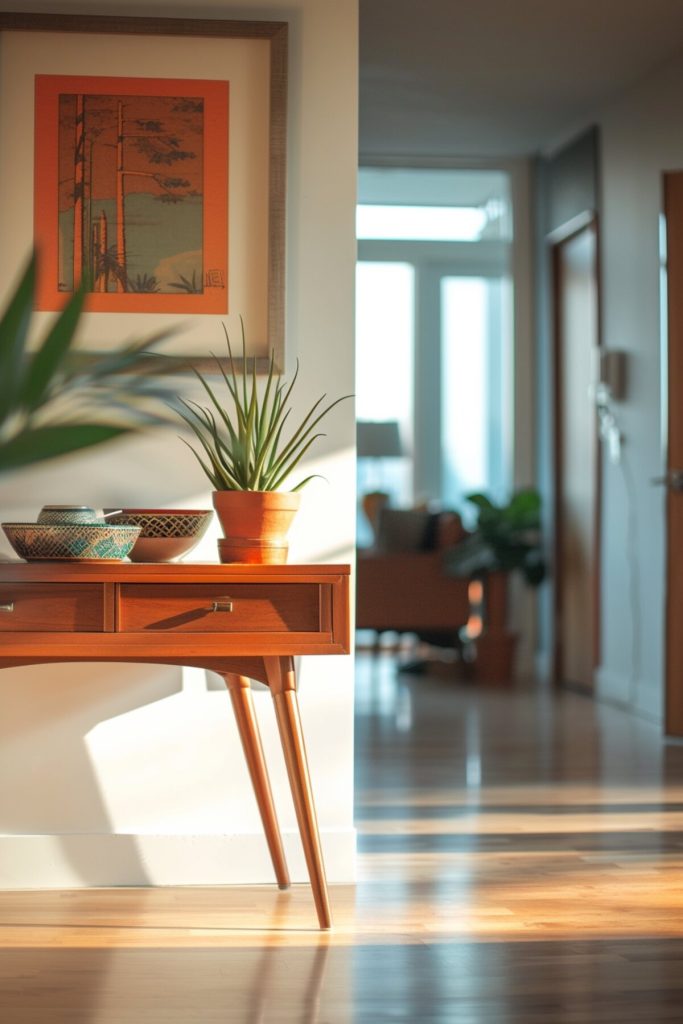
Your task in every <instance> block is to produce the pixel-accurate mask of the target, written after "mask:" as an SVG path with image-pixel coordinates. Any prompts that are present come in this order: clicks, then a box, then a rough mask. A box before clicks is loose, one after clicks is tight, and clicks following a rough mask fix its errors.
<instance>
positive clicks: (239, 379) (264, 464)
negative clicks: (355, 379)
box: [179, 325, 350, 491]
mask: <svg viewBox="0 0 683 1024" xmlns="http://www.w3.org/2000/svg"><path fill="white" fill-rule="evenodd" d="M223 330H224V332H225V339H226V342H227V346H228V357H229V358H228V363H229V372H226V371H225V369H224V367H223V365H222V363H221V361H220V360H219V359H218V358H217V357H216V356H214V357H213V358H214V359H215V361H216V368H217V371H218V374H219V375H220V377H221V378H222V382H223V383H224V384H225V386H226V388H227V392H228V394H227V406H226V404H225V403H224V402H222V401H221V400H220V399H219V397H218V395H217V394H216V391H215V390H214V388H213V387H212V386H211V385H210V384H209V382H208V380H207V379H206V377H204V376H203V375H202V374H201V373H200V372H199V371H198V370H197V369H195V370H194V373H195V376H196V377H197V379H198V380H199V382H200V384H201V385H202V387H203V388H204V391H205V392H206V394H207V396H208V398H209V405H208V406H203V405H200V404H199V403H197V402H193V401H185V400H184V399H180V401H181V402H182V405H183V406H184V410H179V414H180V416H182V418H183V419H184V420H185V422H186V423H187V425H188V426H189V427H190V429H191V430H192V431H193V433H194V435H195V437H196V438H197V440H198V441H199V444H200V445H201V449H202V454H200V453H199V452H198V451H197V449H196V448H195V447H194V446H193V445H192V444H190V443H189V442H188V441H186V440H185V438H182V440H183V441H184V442H185V444H187V446H188V448H190V450H191V451H192V452H193V453H194V455H195V457H196V459H197V461H198V462H199V464H200V466H201V467H202V469H203V470H204V472H205V473H206V475H207V477H208V478H209V480H210V481H211V483H212V484H213V487H214V489H215V490H217V491H278V490H281V489H282V487H283V485H284V483H285V481H286V480H287V478H288V477H289V475H290V473H292V471H293V470H294V469H296V467H297V466H298V465H299V463H300V462H301V460H302V459H303V457H304V455H305V454H306V452H307V451H308V450H309V448H310V447H311V445H312V444H314V442H315V441H316V440H317V439H318V438H319V437H323V436H324V435H323V434H322V433H321V432H316V427H317V426H318V424H319V423H320V421H321V420H322V419H323V417H325V416H327V414H328V413H329V412H330V411H331V410H332V409H334V407H335V406H336V405H338V404H339V403H340V402H343V401H344V400H345V399H346V398H349V397H350V395H343V396H342V397H341V398H337V399H336V400H335V401H333V402H330V403H329V404H327V405H324V404H323V403H324V401H325V398H326V395H321V397H320V398H319V399H318V400H317V402H315V403H314V404H313V406H312V407H311V408H310V409H309V411H308V412H307V414H306V415H305V416H304V418H303V419H302V420H301V421H300V423H299V424H298V426H296V427H295V428H294V429H292V430H291V431H287V430H286V427H287V426H288V422H287V421H288V419H289V416H290V413H291V406H290V401H291V396H292V391H293V389H294V385H295V383H296V380H297V377H298V374H299V364H298V362H297V367H296V372H295V374H294V376H293V378H292V381H291V383H290V384H287V383H286V382H285V381H282V380H280V379H279V375H278V374H276V372H275V362H274V358H275V357H274V354H273V353H271V356H270V362H269V368H268V375H267V379H266V383H265V388H264V390H263V394H262V395H260V394H259V389H258V386H257V376H256V360H255V359H254V358H252V359H251V370H249V360H248V359H247V354H246V342H245V337H244V327H242V366H243V371H242V372H241V373H240V374H238V372H237V370H236V368H235V360H234V358H233V353H232V346H231V343H230V337H229V335H228V331H227V329H226V328H225V325H223ZM316 475H317V474H315V473H313V474H310V475H309V476H307V477H305V478H304V479H303V480H301V481H300V483H298V484H297V485H296V486H295V487H293V488H292V490H293V491H298V490H300V489H301V488H302V487H304V486H305V484H307V483H308V482H309V481H310V480H312V479H313V477H314V476H316Z"/></svg>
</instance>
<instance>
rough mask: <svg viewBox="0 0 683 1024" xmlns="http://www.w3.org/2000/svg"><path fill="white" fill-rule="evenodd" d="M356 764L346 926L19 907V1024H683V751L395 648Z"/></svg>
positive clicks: (3, 990) (15, 936) (336, 903)
mask: <svg viewBox="0 0 683 1024" xmlns="http://www.w3.org/2000/svg"><path fill="white" fill-rule="evenodd" d="M356 760H357V824H358V829H359V883H358V886H357V888H355V889H354V888H353V887H334V888H333V890H332V893H331V896H332V906H333V913H334V915H335V928H334V930H333V931H332V932H331V933H329V934H327V935H325V934H321V933H319V932H317V931H316V930H315V929H314V927H313V922H314V914H313V908H312V904H311V899H310V893H309V891H308V889H307V887H305V886H298V887H295V889H294V890H293V891H291V892H289V893H279V892H278V891H277V890H276V889H275V887H274V886H273V887H272V888H270V887H230V888H225V889H211V888H206V889H181V888H176V889H154V890H148V889H138V890H136V889H127V890H126V889H120V890H83V891H72V892H30V893H27V892H13V893H2V894H0V1017H1V1018H2V1020H3V1024H19V1022H20V1024H29V1022H31V1024H34V1022H41V1024H43V1022H50V1024H52V1022H59V1024H61V1022H66V1021H69V1024H80V1022H88V1024H121V1022H125V1024H132V1022H138V1021H140V1020H142V1019H143V1014H144V1019H145V1021H149V1022H152V1024H156V1022H159V1024H160V1022H162V1021H165V1022H166V1021H178V1022H190V1021H201V1022H213V1021H220V1022H222V1024H226V1022H231V1024H232V1022H240V1024H244V1022H254V1024H256V1022H262V1024H266V1022H271V1021H272V1022H297V1024H298V1022H306V1024H344V1022H349V1024H350V1022H359V1024H366V1022H367V1024H376V1022H377V1024H379V1022H385V1021H386V1022H389V1021H411V1022H415V1024H418V1022H420V1024H421V1022H434V1024H436V1022H438V1024H508V1022H509V1024H526V1022H553V1024H554V1022H566V1024H575V1022H576V1024H578V1022H584V1021H585V1022H591V1024H602V1022H605V1024H606V1022H614V1024H616V1022H630V1021H643V1022H645V1021H647V1022H656V1021H682V1020H683V971H682V970H681V961H683V936H682V934H681V932H682V926H681V921H682V920H683V875H682V874H681V869H682V868H683V747H680V746H671V747H664V746H663V745H662V744H661V742H660V740H659V736H658V731H657V729H656V728H655V727H653V726H651V725H649V724H647V723H645V722H641V721H638V720H636V719H634V718H632V717H630V716H627V715H625V714H623V713H622V712H620V711H618V710H615V709H611V708H606V707H596V706H595V705H594V704H593V703H592V702H590V701H588V700H586V699H584V698H581V697H578V696H575V695H573V694H562V695H560V696H559V697H555V696H553V695H551V694H547V693H543V694H540V695H539V694H536V693H534V692H530V691H520V692H513V691H501V690H497V691H493V690H490V691H477V690H475V689H474V688H472V687H467V686H465V685H462V684H456V683H454V682H453V681H452V680H449V679H448V678H445V677H444V676H435V677H428V676H409V675H407V674H406V675H397V674H396V672H395V669H394V666H393V662H392V660H391V659H390V658H389V657H388V656H386V655H383V656H380V657H379V658H377V659H375V660H373V659H372V658H371V657H369V656H359V659H358V694H357V758H356ZM319 799H320V798H319Z"/></svg>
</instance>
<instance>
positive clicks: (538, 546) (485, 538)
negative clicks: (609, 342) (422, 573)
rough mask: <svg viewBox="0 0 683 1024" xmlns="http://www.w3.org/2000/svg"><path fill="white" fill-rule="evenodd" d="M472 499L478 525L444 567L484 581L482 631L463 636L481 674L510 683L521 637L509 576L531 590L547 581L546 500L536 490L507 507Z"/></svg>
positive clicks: (478, 496)
mask: <svg viewBox="0 0 683 1024" xmlns="http://www.w3.org/2000/svg"><path fill="white" fill-rule="evenodd" d="M467 501H469V502H470V503H471V504H472V505H474V507H475V509H476V523H475V526H474V528H473V530H472V531H471V532H470V534H469V536H467V537H466V538H465V539H464V540H462V541H461V542H460V543H459V544H457V545H456V546H455V547H454V548H452V549H451V550H449V551H448V553H447V555H446V557H445V568H446V571H447V572H450V573H453V574H454V575H457V576H465V577H469V578H471V579H473V580H477V581H480V587H479V588H478V589H479V591H480V592H481V595H482V596H481V604H482V611H483V615H482V616H481V620H482V622H481V625H482V629H481V633H480V634H478V635H477V636H474V637H471V636H470V637H464V638H463V639H464V641H465V643H467V642H468V641H469V642H472V643H474V645H475V647H476V669H477V674H478V675H479V676H480V678H482V679H484V680H487V681H490V682H510V681H511V679H512V675H513V664H514V653H515V648H516V643H517V637H516V636H515V634H513V633H512V632H511V631H510V629H509V627H508V584H509V576H510V573H513V572H518V573H520V574H521V576H522V578H523V579H524V581H525V582H526V583H527V584H528V585H529V586H532V587H537V586H538V585H539V584H540V583H541V582H542V581H543V579H544V578H545V573H546V565H545V557H544V553H543V547H542V537H541V498H540V495H539V494H538V492H537V491H536V490H534V489H533V488H525V489H523V490H520V491H517V492H516V493H515V494H513V496H512V498H511V499H510V501H509V502H507V503H504V504H496V503H495V502H493V501H492V500H491V499H490V498H489V497H487V496H486V495H485V494H469V495H467ZM474 589H477V588H474ZM475 618H476V616H475Z"/></svg>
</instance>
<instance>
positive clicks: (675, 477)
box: [650, 469, 683, 491]
mask: <svg viewBox="0 0 683 1024" xmlns="http://www.w3.org/2000/svg"><path fill="white" fill-rule="evenodd" d="M650 483H651V484H653V485H654V486H658V487H670V488H671V490H672V491H683V469H670V470H669V471H668V473H666V474H665V476H655V477H652V479H651V480H650Z"/></svg>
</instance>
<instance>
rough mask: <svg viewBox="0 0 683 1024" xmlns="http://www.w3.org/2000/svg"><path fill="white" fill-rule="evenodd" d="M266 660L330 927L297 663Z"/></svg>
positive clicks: (312, 870)
mask: <svg viewBox="0 0 683 1024" xmlns="http://www.w3.org/2000/svg"><path fill="white" fill-rule="evenodd" d="M263 661H264V664H265V667H266V675H267V677H268V685H269V686H270V689H271V692H272V694H273V701H274V704H275V716H276V718H277V724H278V729H279V730H280V740H281V741H282V749H283V752H284V755H285V764H286V765H287V774H288V775H289V784H290V787H291V790H292V797H293V800H294V809H295V811H296V817H297V821H298V823H299V832H300V834H301V843H302V845H303V848H304V856H305V857H306V865H307V867H308V875H309V878H310V880H311V888H312V890H313V899H314V901H315V909H316V911H317V913H318V921H319V922H320V927H321V928H329V927H330V925H331V923H332V917H331V914H330V903H329V898H328V895H327V880H326V878H325V867H324V864H323V856H322V848H321V845H320V833H319V831H318V821H317V818H316V813H315V804H314V802H313V791H312V789H311V779H310V775H309V771H308V762H307V760H306V748H305V745H304V737H303V732H302V729H301V717H300V714H299V702H298V700H297V695H296V676H295V673H294V663H293V661H292V659H291V658H289V657H277V658H276V657H273V658H271V657H266V658H264V659H263Z"/></svg>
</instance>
